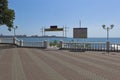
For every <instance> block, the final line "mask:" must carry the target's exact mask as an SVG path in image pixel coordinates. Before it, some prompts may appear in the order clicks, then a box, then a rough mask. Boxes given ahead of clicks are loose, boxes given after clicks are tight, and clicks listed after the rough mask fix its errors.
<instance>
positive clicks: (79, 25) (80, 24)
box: [79, 20, 81, 28]
mask: <svg viewBox="0 0 120 80" xmlns="http://www.w3.org/2000/svg"><path fill="white" fill-rule="evenodd" d="M79 27H80V28H81V20H80V21H79Z"/></svg>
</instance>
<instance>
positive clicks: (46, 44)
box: [43, 40, 48, 48]
mask: <svg viewBox="0 0 120 80" xmlns="http://www.w3.org/2000/svg"><path fill="white" fill-rule="evenodd" d="M43 43H44V47H45V48H48V41H46V40H45V41H44V42H43Z"/></svg>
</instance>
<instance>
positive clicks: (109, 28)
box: [102, 24, 114, 53]
mask: <svg viewBox="0 0 120 80" xmlns="http://www.w3.org/2000/svg"><path fill="white" fill-rule="evenodd" d="M102 27H103V29H105V30H107V42H106V50H107V52H108V53H109V45H110V42H109V30H111V29H113V27H114V25H113V24H112V25H110V27H106V25H102Z"/></svg>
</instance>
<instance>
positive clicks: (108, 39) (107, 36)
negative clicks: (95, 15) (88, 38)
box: [107, 27, 109, 42]
mask: <svg viewBox="0 0 120 80" xmlns="http://www.w3.org/2000/svg"><path fill="white" fill-rule="evenodd" d="M107 41H108V42H109V28H108V27H107Z"/></svg>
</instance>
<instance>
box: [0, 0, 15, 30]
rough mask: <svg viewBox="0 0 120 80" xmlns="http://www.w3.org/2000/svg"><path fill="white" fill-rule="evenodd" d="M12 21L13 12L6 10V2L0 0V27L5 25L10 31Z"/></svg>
mask: <svg viewBox="0 0 120 80" xmlns="http://www.w3.org/2000/svg"><path fill="white" fill-rule="evenodd" d="M14 19H15V12H14V10H12V9H9V8H8V0H0V25H6V26H7V27H8V29H9V30H11V28H12V27H13V21H14Z"/></svg>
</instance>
